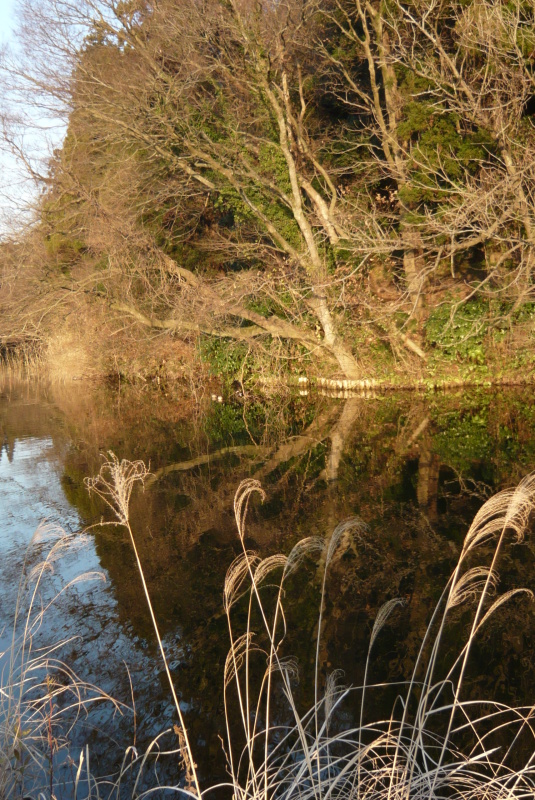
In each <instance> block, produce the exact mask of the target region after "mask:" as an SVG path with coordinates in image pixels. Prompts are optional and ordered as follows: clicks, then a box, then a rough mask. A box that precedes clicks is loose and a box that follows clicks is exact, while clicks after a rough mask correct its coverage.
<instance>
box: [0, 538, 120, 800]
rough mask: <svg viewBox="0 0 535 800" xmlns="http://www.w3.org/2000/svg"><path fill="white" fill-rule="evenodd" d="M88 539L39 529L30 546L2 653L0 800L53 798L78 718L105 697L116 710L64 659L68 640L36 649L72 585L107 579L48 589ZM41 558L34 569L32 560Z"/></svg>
mask: <svg viewBox="0 0 535 800" xmlns="http://www.w3.org/2000/svg"><path fill="white" fill-rule="evenodd" d="M84 544H85V541H84V537H83V536H80V535H77V534H72V535H70V534H66V533H65V532H64V531H62V530H60V529H58V528H56V527H53V526H47V525H42V526H40V527H39V528H38V529H37V531H36V532H35V534H34V536H33V538H32V541H31V543H30V546H29V547H28V550H27V554H26V558H25V561H24V565H23V571H22V578H21V581H20V584H19V589H18V593H17V601H16V606H15V609H14V618H13V623H12V633H11V644H10V646H9V647H8V648H7V649H6V650H4V651H3V652H2V653H0V664H1V665H2V666H1V676H0V797H3V798H10V797H25V796H28V795H35V796H37V795H39V796H41V797H46V796H48V797H53V796H55V793H56V790H57V784H56V770H57V769H58V766H59V765H60V764H61V763H62V761H65V759H66V758H68V750H69V742H70V734H71V732H72V729H73V727H74V726H75V725H76V723H77V722H78V720H79V718H80V715H81V714H85V712H86V711H87V709H88V707H89V706H90V705H91V704H92V703H94V702H96V701H101V700H103V699H106V700H109V701H110V702H112V703H113V704H114V705H115V706H116V707H117V708H119V706H118V704H117V703H116V702H115V701H114V700H112V698H110V697H109V696H108V695H106V694H104V693H102V692H101V691H100V690H99V689H97V688H96V687H95V686H93V685H91V684H89V683H87V682H85V681H83V680H81V679H80V677H79V676H78V675H76V674H75V673H74V672H73V671H72V669H71V668H70V667H69V666H68V665H67V664H66V663H65V662H64V661H63V660H62V659H61V657H60V655H61V651H62V650H63V649H64V648H65V647H66V645H67V644H68V643H69V641H70V640H65V641H57V642H54V643H53V644H52V645H50V646H44V647H43V646H42V645H41V644H40V643H39V633H40V629H41V627H42V624H43V620H44V619H45V617H46V615H47V614H49V613H50V609H51V608H52V607H53V606H54V605H55V604H56V602H57V601H58V599H59V597H60V596H61V595H63V594H64V593H65V592H66V591H68V590H69V588H70V587H71V586H73V585H74V584H77V583H80V582H82V581H88V580H95V579H103V577H104V576H103V575H102V574H101V573H95V572H92V573H85V574H83V575H80V576H78V577H77V578H76V579H74V580H72V581H70V582H69V583H68V584H66V585H64V586H63V588H62V589H61V591H60V592H59V594H52V595H51V594H50V591H49V590H48V589H47V588H46V580H47V576H49V575H50V574H51V573H52V572H53V571H54V565H55V563H56V562H57V561H58V559H60V558H61V557H62V556H63V555H64V554H65V553H66V552H67V551H72V549H73V548H80V547H82V546H83V545H84ZM36 555H37V556H38V560H37V562H36V563H35V556H36Z"/></svg>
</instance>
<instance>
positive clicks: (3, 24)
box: [0, 0, 14, 42]
mask: <svg viewBox="0 0 535 800" xmlns="http://www.w3.org/2000/svg"><path fill="white" fill-rule="evenodd" d="M13 13H14V9H13V0H0V40H1V41H3V42H5V41H9V39H10V37H11V33H12V30H13Z"/></svg>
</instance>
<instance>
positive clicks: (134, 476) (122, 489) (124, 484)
mask: <svg viewBox="0 0 535 800" xmlns="http://www.w3.org/2000/svg"><path fill="white" fill-rule="evenodd" d="M149 475H150V472H149V470H148V469H147V467H146V466H145V464H144V462H143V461H128V459H126V458H123V459H122V461H119V459H118V458H117V456H116V455H115V453H112V451H111V450H108V460H107V461H105V462H104V464H103V465H102V466H101V468H100V472H99V473H98V475H96V476H95V477H92V478H85V480H84V483H85V485H86V486H87V488H88V490H89V491H90V492H94V493H95V494H97V495H98V496H99V497H101V498H102V500H104V502H105V503H106V504H107V505H108V506H109V507H110V508H111V510H112V511H113V513H114V514H115V516H116V517H117V521H118V522H119V524H120V525H125V526H126V527H128V518H129V513H130V512H129V506H130V496H131V494H132V489H133V488H134V484H136V483H137V482H138V481H139V482H140V483H141V485H144V483H145V479H146V478H147V477H148V476H149Z"/></svg>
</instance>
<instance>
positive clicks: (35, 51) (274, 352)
mask: <svg viewBox="0 0 535 800" xmlns="http://www.w3.org/2000/svg"><path fill="white" fill-rule="evenodd" d="M18 36H19V40H18V48H17V49H13V50H12V51H11V52H9V51H7V50H6V51H5V52H4V53H3V54H2V58H1V64H0V67H1V70H2V83H3V90H2V123H3V137H4V144H5V146H7V147H10V148H11V150H12V151H13V152H14V153H16V154H17V155H18V156H19V157H20V158H21V159H22V160H23V161H24V160H25V163H26V164H27V167H28V169H29V170H30V171H32V172H33V177H34V178H35V180H36V181H37V182H38V184H39V186H40V192H39V198H38V201H37V203H36V205H35V208H34V209H33V212H32V215H31V220H30V222H29V223H28V224H26V226H25V227H24V228H23V229H19V231H18V232H16V233H13V234H12V235H9V236H5V237H4V238H3V240H2V243H1V248H0V270H1V278H0V279H1V285H0V337H1V341H2V343H3V352H4V356H5V354H6V353H8V352H11V351H13V350H14V349H15V350H16V349H17V348H19V349H20V348H21V347H31V348H37V349H38V350H39V352H41V353H45V354H46V353H48V357H49V358H53V357H54V354H55V357H56V358H57V357H58V354H62V355H63V356H64V355H65V353H66V352H67V350H68V349H69V347H70V346H74V345H73V342H74V343H75V345H76V348H78V350H77V351H76V352H77V354H78V355H77V356H76V360H77V365H78V366H77V368H78V369H79V370H80V371H82V372H83V371H84V370H86V371H89V372H90V371H91V370H93V371H94V370H100V371H104V372H106V371H107V372H108V373H109V372H113V371H116V372H119V373H122V374H124V375H126V376H128V375H129V374H130V375H134V374H138V375H141V376H145V379H146V377H147V376H152V377H154V375H158V376H159V375H160V374H161V375H162V376H165V377H169V376H171V377H173V376H176V375H179V374H180V372H181V370H182V373H183V371H184V363H186V362H189V363H193V362H195V361H196V362H198V363H204V365H205V366H206V367H207V368H208V369H210V370H211V372H212V373H213V374H216V375H219V376H222V377H225V378H226V379H229V380H235V379H236V378H238V379H240V380H242V381H243V380H244V379H248V378H251V379H255V378H259V377H260V378H264V380H266V381H267V380H269V379H271V378H273V377H274V376H279V377H280V376H283V377H287V376H288V375H298V374H299V375H301V374H306V375H309V376H311V377H320V376H321V377H326V378H335V379H342V380H346V381H361V380H363V379H374V380H376V381H377V382H380V381H381V380H383V381H388V380H389V381H391V382H394V383H396V382H398V383H399V382H400V381H402V380H404V381H407V380H409V381H411V380H412V381H413V382H414V381H422V380H424V381H426V380H430V381H433V380H438V379H439V378H441V376H442V378H444V379H445V380H447V379H455V380H470V379H471V380H474V381H477V380H480V381H489V380H499V379H503V380H505V379H507V378H510V379H516V380H527V379H530V377H531V375H532V373H533V366H534V363H535V350H534V348H533V320H534V315H535V304H534V301H535V297H534V291H535V287H534V284H533V269H534V245H535V191H534V190H535V182H534V178H535V130H534V125H533V115H534V114H535V69H534V59H535V0H508V1H507V2H506V1H505V0H473V2H471V1H470V0H431V2H430V1H429V0H403V2H402V1H401V0H281V1H280V2H268V3H265V2H264V3H261V2H257V0H179V1H178V0H125V2H123V1H122V0H121V2H119V1H118V0H41V2H40V3H38V4H36V3H34V2H29V0H22V3H21V8H20V17H19V31H18ZM47 115H48V117H49V118H51V119H63V120H64V122H65V130H66V134H65V137H64V140H63V142H62V144H61V146H59V147H57V148H56V149H55V150H54V152H53V154H52V155H51V156H50V157H49V159H48V160H47V163H46V168H44V169H42V170H40V171H39V170H37V169H36V168H35V166H34V165H32V161H31V159H30V158H29V156H28V155H27V154H25V149H24V142H25V140H26V139H27V136H28V134H27V131H28V125H29V124H30V123H29V119H30V118H33V119H36V118H39V119H40V120H42V119H44V118H45V117H46V116H47ZM54 343H55V344H54ZM82 351H83V352H82ZM177 364H178V365H179V366H177ZM180 365H182V366H180ZM173 370H174V372H173ZM158 380H159V378H158Z"/></svg>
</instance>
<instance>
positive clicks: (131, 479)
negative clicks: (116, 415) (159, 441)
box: [85, 451, 201, 797]
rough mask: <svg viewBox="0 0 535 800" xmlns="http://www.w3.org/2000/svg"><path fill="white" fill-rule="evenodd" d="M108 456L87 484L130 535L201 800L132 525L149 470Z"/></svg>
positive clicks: (189, 767)
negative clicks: (135, 493)
mask: <svg viewBox="0 0 535 800" xmlns="http://www.w3.org/2000/svg"><path fill="white" fill-rule="evenodd" d="M108 456H109V459H108V460H107V461H105V462H104V464H103V465H102V467H101V468H100V472H99V474H98V475H96V476H95V477H93V478H86V479H85V484H86V486H87V488H88V490H89V491H90V492H94V493H95V494H97V495H98V496H99V497H101V498H102V499H103V500H104V501H105V503H106V504H107V505H108V506H109V507H110V508H111V510H112V511H113V513H114V515H115V517H116V521H115V522H112V523H109V524H117V525H122V526H123V527H125V528H126V530H127V532H128V535H129V538H130V543H131V545H132V549H133V551H134V556H135V559H136V564H137V569H138V573H139V577H140V579H141V583H142V585H143V592H144V594H145V599H146V602H147V607H148V610H149V614H150V618H151V621H152V627H153V629H154V633H155V636H156V640H157V642H158V647H159V649H160V654H161V656H162V662H163V667H164V670H165V674H166V677H167V681H168V684H169V689H170V691H171V696H172V698H173V702H174V705H175V709H176V712H177V717H178V721H179V723H180V727H181V729H182V732H183V736H182V737H180V740H181V741H183V743H184V750H183V752H182V759H183V761H184V763H185V764H186V765H187V769H186V774H187V775H189V776H192V781H193V785H194V786H195V793H196V795H197V797H200V796H201V790H200V786H199V781H198V777H197V770H196V764H195V761H194V759H193V752H192V749H191V745H190V741H189V737H188V732H187V729H186V726H185V724H184V717H183V715H182V710H181V708H180V703H179V700H178V696H177V693H176V690H175V686H174V683H173V679H172V677H171V671H170V669H169V663H168V660H167V656H166V653H165V649H164V646H163V642H162V637H161V636H160V630H159V627H158V622H157V620H156V615H155V614H154V608H153V606H152V601H151V598H150V594H149V590H148V586H147V582H146V580H145V573H144V571H143V566H142V564H141V559H140V557H139V552H138V549H137V545H136V540H135V538H134V533H133V530H132V526H131V524H130V508H129V504H130V496H131V494H132V489H133V488H134V484H135V483H137V482H139V483H141V485H142V486H143V485H144V482H145V479H146V477H147V475H149V471H148V469H147V467H146V466H145V464H144V463H143V461H128V460H127V459H122V461H119V459H118V458H117V456H116V455H115V453H112V452H111V451H108Z"/></svg>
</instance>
